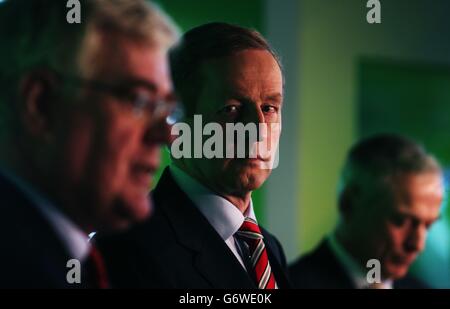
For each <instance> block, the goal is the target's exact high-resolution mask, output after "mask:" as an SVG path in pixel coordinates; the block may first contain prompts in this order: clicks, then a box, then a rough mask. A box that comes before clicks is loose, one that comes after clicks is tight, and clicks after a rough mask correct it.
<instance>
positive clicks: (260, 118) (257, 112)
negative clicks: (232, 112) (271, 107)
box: [242, 105, 265, 142]
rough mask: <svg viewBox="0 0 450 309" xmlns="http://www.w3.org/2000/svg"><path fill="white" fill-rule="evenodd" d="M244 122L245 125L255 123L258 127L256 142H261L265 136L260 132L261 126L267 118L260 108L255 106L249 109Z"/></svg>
mask: <svg viewBox="0 0 450 309" xmlns="http://www.w3.org/2000/svg"><path fill="white" fill-rule="evenodd" d="M242 122H243V123H244V124H248V123H254V124H255V125H256V132H257V137H256V141H258V142H261V141H262V140H263V134H262V132H261V130H260V124H264V123H265V118H264V113H263V112H262V110H261V107H260V106H257V105H255V106H252V107H251V108H249V109H247V111H246V113H245V115H244V117H243V119H242Z"/></svg>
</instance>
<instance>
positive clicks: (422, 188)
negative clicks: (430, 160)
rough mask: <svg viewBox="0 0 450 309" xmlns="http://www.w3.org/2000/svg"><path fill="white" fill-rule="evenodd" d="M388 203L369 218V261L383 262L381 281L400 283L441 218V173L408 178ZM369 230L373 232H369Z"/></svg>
mask: <svg viewBox="0 0 450 309" xmlns="http://www.w3.org/2000/svg"><path fill="white" fill-rule="evenodd" d="M393 186H394V189H392V196H391V197H390V198H388V199H387V201H388V202H387V203H385V204H383V205H381V204H379V205H374V206H373V207H374V208H378V211H376V210H375V209H374V210H373V212H371V213H372V214H373V216H372V218H368V220H369V221H371V222H367V225H366V229H367V230H368V232H367V233H368V235H366V237H367V242H366V244H365V245H363V246H365V249H366V254H367V255H366V258H377V259H379V261H380V262H381V268H382V269H381V270H382V277H384V278H389V279H399V278H401V277H403V276H405V275H406V273H407V272H408V269H409V267H410V265H411V264H412V262H413V261H414V260H415V259H416V257H417V256H418V255H419V253H420V252H421V251H422V250H423V249H424V247H425V240H426V236H427V232H428V229H429V228H430V226H431V225H432V224H433V223H434V222H435V221H436V220H437V219H438V218H439V211H440V206H441V203H442V198H443V192H444V188H443V183H442V177H441V175H440V174H439V173H434V172H430V173H424V174H407V175H403V176H400V177H398V179H396V181H395V182H394V184H393ZM369 229H370V231H369Z"/></svg>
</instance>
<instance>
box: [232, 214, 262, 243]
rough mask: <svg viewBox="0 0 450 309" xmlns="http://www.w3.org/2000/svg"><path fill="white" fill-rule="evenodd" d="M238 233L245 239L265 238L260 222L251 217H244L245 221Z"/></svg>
mask: <svg viewBox="0 0 450 309" xmlns="http://www.w3.org/2000/svg"><path fill="white" fill-rule="evenodd" d="M237 234H238V235H239V236H241V237H243V238H245V239H253V240H259V239H263V238H264V237H263V235H262V234H261V230H260V229H259V226H258V224H257V223H256V221H255V220H253V219H251V218H245V219H244V223H242V225H241V227H240V228H239V230H238V231H237Z"/></svg>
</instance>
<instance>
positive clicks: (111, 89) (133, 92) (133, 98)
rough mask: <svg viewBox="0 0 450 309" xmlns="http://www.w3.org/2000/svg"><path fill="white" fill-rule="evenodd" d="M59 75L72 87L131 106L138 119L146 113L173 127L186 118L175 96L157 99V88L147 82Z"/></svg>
mask: <svg viewBox="0 0 450 309" xmlns="http://www.w3.org/2000/svg"><path fill="white" fill-rule="evenodd" d="M59 75H60V76H61V77H62V79H64V80H65V81H66V82H68V83H69V84H70V85H76V86H82V87H87V88H89V89H92V90H94V91H98V92H103V93H106V94H108V95H112V96H113V97H115V98H117V99H118V101H119V102H120V103H123V104H126V105H127V106H129V107H130V109H131V110H132V113H133V114H134V115H135V117H136V118H139V117H142V116H143V115H144V113H146V114H147V115H149V117H150V118H151V119H153V120H156V119H160V118H164V117H165V120H166V122H167V124H169V125H173V124H175V123H176V122H178V121H180V120H181V119H182V118H183V117H184V110H183V108H182V106H181V105H180V104H179V103H178V102H177V101H176V99H175V97H174V96H173V97H169V98H166V99H160V98H156V94H155V93H156V86H155V85H153V84H151V83H148V82H146V81H142V80H137V81H122V82H120V83H115V84H113V83H107V82H102V81H98V80H91V79H84V78H80V77H77V76H62V75H61V74H59Z"/></svg>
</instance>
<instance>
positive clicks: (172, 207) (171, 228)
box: [97, 169, 288, 288]
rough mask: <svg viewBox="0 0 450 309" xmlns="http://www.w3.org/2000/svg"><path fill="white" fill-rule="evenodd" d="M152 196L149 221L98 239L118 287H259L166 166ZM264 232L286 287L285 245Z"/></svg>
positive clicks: (275, 268) (277, 275)
mask: <svg viewBox="0 0 450 309" xmlns="http://www.w3.org/2000/svg"><path fill="white" fill-rule="evenodd" d="M153 198H154V205H155V213H154V214H153V216H152V217H151V219H150V220H149V221H147V222H145V223H144V224H141V225H139V226H136V227H134V228H132V229H131V230H130V231H128V232H126V233H124V234H120V235H116V236H112V237H111V236H110V237H107V238H102V237H100V238H99V239H97V244H98V247H99V248H100V250H101V251H102V253H103V256H104V258H105V260H106V264H107V268H108V273H109V276H110V278H111V281H112V284H113V285H114V286H115V287H150V288H256V286H255V284H254V283H253V282H252V280H251V279H250V277H249V276H248V274H247V272H246V271H245V270H244V269H243V267H242V266H241V264H240V263H239V262H238V260H237V259H236V257H235V256H234V254H233V253H232V252H231V250H230V249H229V248H228V246H227V245H226V243H225V242H224V241H223V240H222V238H221V237H220V236H219V234H218V233H217V232H216V231H215V229H214V228H213V227H212V226H211V225H210V223H209V222H208V221H207V220H206V218H205V217H204V216H203V215H202V214H201V213H200V212H199V211H198V209H197V208H196V207H195V206H194V204H193V203H192V202H191V201H190V200H189V198H188V197H187V195H186V194H185V193H184V192H183V191H182V190H181V189H180V188H179V187H178V185H177V184H176V183H175V181H174V180H173V178H172V176H171V174H170V171H169V170H168V169H166V170H165V171H164V174H163V175H162V177H161V180H160V182H159V183H158V185H157V187H156V189H155V191H154V195H153ZM262 233H263V235H264V237H265V244H266V247H267V250H268V255H269V260H270V264H271V267H272V270H273V272H274V274H275V278H276V280H277V283H278V286H279V287H280V288H285V287H287V286H288V282H287V279H286V276H285V271H286V270H287V269H286V259H285V256H284V253H283V250H282V248H281V246H280V244H279V242H278V241H277V240H276V239H275V238H274V237H273V236H272V235H270V234H269V233H268V232H267V231H265V230H262Z"/></svg>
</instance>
